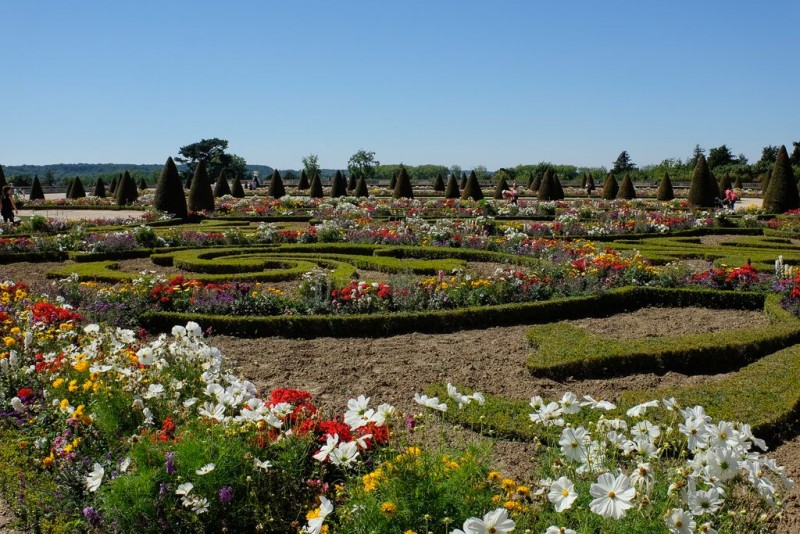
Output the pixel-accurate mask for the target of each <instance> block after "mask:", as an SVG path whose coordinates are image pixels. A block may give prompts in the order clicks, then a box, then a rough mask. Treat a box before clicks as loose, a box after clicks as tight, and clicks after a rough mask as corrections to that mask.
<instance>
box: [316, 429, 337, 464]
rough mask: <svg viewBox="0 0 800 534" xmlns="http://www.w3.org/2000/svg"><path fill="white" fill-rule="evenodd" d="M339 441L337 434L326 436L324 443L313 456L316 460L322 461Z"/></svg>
mask: <svg viewBox="0 0 800 534" xmlns="http://www.w3.org/2000/svg"><path fill="white" fill-rule="evenodd" d="M338 443H339V434H334V435H332V436H331V435H330V434H328V437H327V438H326V443H325V445H323V446H322V448H320V450H319V452H317V453H316V454H315V455H314V456H313V458H314V459H315V460H317V461H320V462H324V461H325V460H327V459H328V456H329V455H330V454H331V453H332V452H333V451H334V450H335V449H336V445H337V444H338Z"/></svg>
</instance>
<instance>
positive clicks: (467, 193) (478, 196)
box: [461, 171, 483, 200]
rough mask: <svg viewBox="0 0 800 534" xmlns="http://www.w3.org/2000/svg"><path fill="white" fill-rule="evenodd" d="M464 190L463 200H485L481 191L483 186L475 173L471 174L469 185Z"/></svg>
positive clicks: (468, 180)
mask: <svg viewBox="0 0 800 534" xmlns="http://www.w3.org/2000/svg"><path fill="white" fill-rule="evenodd" d="M463 189H464V190H463V192H462V193H461V199H462V200H466V199H468V198H471V199H472V200H483V191H481V184H479V183H478V177H477V175H476V174H475V171H472V172H470V173H469V178H468V179H467V184H466V186H465V187H464V188H463Z"/></svg>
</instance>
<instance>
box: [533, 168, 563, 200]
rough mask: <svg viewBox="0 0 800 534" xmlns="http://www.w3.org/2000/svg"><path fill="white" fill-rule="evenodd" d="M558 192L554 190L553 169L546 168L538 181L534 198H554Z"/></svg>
mask: <svg viewBox="0 0 800 534" xmlns="http://www.w3.org/2000/svg"><path fill="white" fill-rule="evenodd" d="M557 194H558V192H557V190H556V183H555V178H553V171H552V170H550V169H548V170H546V171H545V173H544V176H542V179H541V181H540V182H539V187H538V188H537V194H536V198H537V199H539V200H541V201H548V200H555V199H556V196H557Z"/></svg>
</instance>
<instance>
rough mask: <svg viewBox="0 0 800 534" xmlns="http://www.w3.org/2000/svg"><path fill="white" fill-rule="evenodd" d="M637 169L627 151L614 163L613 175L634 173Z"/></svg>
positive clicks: (621, 153)
mask: <svg viewBox="0 0 800 534" xmlns="http://www.w3.org/2000/svg"><path fill="white" fill-rule="evenodd" d="M635 169H636V164H634V163H633V162H632V161H631V157H630V156H629V155H628V152H627V151H626V150H623V151H622V152H620V154H619V156H617V159H616V160H615V161H614V167H613V168H612V169H611V172H612V173H613V174H620V173H623V172H626V171H632V170H635Z"/></svg>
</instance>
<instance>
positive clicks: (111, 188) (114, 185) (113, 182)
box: [108, 174, 122, 195]
mask: <svg viewBox="0 0 800 534" xmlns="http://www.w3.org/2000/svg"><path fill="white" fill-rule="evenodd" d="M119 178H120V180H121V179H122V175H121V174H120V176H119ZM118 183H119V180H117V177H116V176H115V177H113V178H112V179H111V183H110V184H109V186H108V192H109V193H111V194H112V195H113V194H114V192H115V191H116V190H117V184H118Z"/></svg>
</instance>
